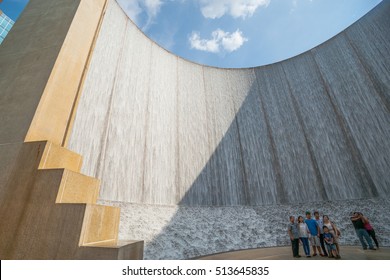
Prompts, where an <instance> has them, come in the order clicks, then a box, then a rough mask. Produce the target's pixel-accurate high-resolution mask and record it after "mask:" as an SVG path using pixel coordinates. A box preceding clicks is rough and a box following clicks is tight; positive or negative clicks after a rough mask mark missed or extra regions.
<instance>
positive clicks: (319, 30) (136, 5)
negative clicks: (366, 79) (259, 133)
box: [0, 0, 381, 68]
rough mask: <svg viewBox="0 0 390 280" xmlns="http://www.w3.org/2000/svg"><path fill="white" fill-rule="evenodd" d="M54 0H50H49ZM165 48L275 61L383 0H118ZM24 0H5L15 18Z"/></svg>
mask: <svg viewBox="0 0 390 280" xmlns="http://www.w3.org/2000/svg"><path fill="white" fill-rule="evenodd" d="M53 1H54V0H53ZM117 1H118V2H119V3H120V5H121V6H122V7H123V9H124V10H125V12H126V13H127V14H128V15H129V17H130V18H131V19H132V20H133V21H134V22H135V23H136V24H137V25H138V26H139V27H140V28H141V29H142V30H143V31H144V32H145V33H146V34H147V35H148V36H149V37H150V38H152V39H153V40H154V41H156V42H157V43H158V44H160V45H161V46H162V47H164V48H166V49H168V50H169V51H171V52H173V53H175V54H177V55H179V56H181V57H184V58H186V59H189V60H191V61H195V62H198V63H201V64H207V65H212V66H218V67H232V68H238V67H252V66H259V65H265V64H270V63H274V62H277V61H280V60H284V59H286V58H289V57H292V56H295V55H297V54H300V53H302V52H304V51H306V50H309V49H311V48H313V47H315V46H317V45H319V44H321V43H322V42H324V41H326V40H327V39H329V38H331V37H333V36H334V35H336V34H337V33H339V32H340V31H342V30H344V29H345V28H346V27H348V26H349V25H351V24H352V23H353V22H355V21H356V20H357V19H359V18H360V17H362V16H363V15H364V14H366V13H367V12H368V11H369V10H371V9H372V8H373V7H375V6H376V5H377V4H378V3H380V2H381V0H117ZM27 2H28V0H4V1H3V2H2V3H0V9H2V10H3V11H4V12H5V13H6V14H7V15H8V16H10V17H11V18H12V19H16V18H17V17H18V15H19V13H20V12H21V11H22V9H23V8H24V6H25V5H26V3H27Z"/></svg>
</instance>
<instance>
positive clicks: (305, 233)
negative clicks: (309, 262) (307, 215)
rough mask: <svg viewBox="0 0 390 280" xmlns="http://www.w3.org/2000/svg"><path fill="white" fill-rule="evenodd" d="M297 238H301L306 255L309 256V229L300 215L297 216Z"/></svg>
mask: <svg viewBox="0 0 390 280" xmlns="http://www.w3.org/2000/svg"><path fill="white" fill-rule="evenodd" d="M298 230H299V239H300V240H301V243H302V246H303V250H304V251H305V254H306V257H307V258H310V257H311V256H310V246H309V235H310V231H309V228H308V227H307V225H306V223H305V221H304V219H303V217H302V216H299V217H298Z"/></svg>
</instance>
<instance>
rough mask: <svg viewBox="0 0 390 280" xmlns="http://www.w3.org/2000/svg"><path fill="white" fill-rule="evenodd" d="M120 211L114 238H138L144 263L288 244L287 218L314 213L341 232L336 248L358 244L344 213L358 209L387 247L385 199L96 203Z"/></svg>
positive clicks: (389, 222)
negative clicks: (262, 203)
mask: <svg viewBox="0 0 390 280" xmlns="http://www.w3.org/2000/svg"><path fill="white" fill-rule="evenodd" d="M100 203H103V204H108V205H115V206H120V207H121V221H120V225H119V238H120V239H141V238H142V239H143V240H144V241H145V251H144V258H145V259H189V258H196V257H200V256H204V255H209V254H215V253H220V252H227V251H231V250H240V249H250V248H264V247H273V246H288V245H290V239H289V237H288V234H287V225H288V223H289V216H290V215H294V216H296V217H298V216H299V215H302V216H304V214H305V212H306V211H307V210H309V211H314V210H318V211H319V212H320V213H321V215H329V217H330V219H331V220H332V221H333V222H334V223H335V224H336V225H337V227H338V228H339V229H340V231H341V238H340V244H341V245H342V246H346V245H355V246H359V245H360V243H359V240H358V238H357V236H356V233H355V230H354V228H353V225H352V223H351V221H350V220H349V217H350V213H351V212H353V211H361V212H362V213H363V214H364V215H366V216H367V217H368V218H369V220H370V222H371V224H372V225H373V227H374V229H375V231H376V235H377V237H378V241H379V244H380V246H381V247H384V246H387V247H389V246H390V218H389V216H388V215H387V213H389V211H390V201H389V200H388V199H368V200H365V199H364V200H344V201H338V202H312V203H300V204H291V205H267V206H253V207H251V206H237V207H186V206H158V205H144V204H132V203H124V202H112V201H100Z"/></svg>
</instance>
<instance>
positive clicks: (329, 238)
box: [323, 226, 340, 259]
mask: <svg viewBox="0 0 390 280" xmlns="http://www.w3.org/2000/svg"><path fill="white" fill-rule="evenodd" d="M323 230H324V241H325V243H326V247H327V248H328V252H329V256H328V257H329V258H331V257H332V256H333V257H335V258H336V259H340V256H339V255H338V254H337V251H336V245H334V243H333V234H331V233H330V232H329V229H328V227H327V226H323Z"/></svg>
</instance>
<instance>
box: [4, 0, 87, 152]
mask: <svg viewBox="0 0 390 280" xmlns="http://www.w3.org/2000/svg"><path fill="white" fill-rule="evenodd" d="M79 4H80V0H58V1H47V0H31V1H30V2H29V3H28V5H27V6H26V8H25V10H24V11H23V13H22V15H21V16H20V18H19V19H18V21H17V22H16V23H15V25H14V26H13V28H12V30H11V31H10V33H9V34H8V36H7V37H6V39H5V40H4V42H3V43H2V44H1V46H0V73H1V75H0V120H1V129H0V144H3V143H15V142H23V141H24V139H25V137H26V134H27V131H28V129H29V127H30V124H31V122H32V119H33V117H34V114H35V111H36V109H37V106H38V104H39V102H40V100H41V96H42V93H43V91H44V89H45V87H46V84H47V81H48V79H49V77H50V74H51V72H52V69H53V66H54V64H55V62H56V60H57V56H58V54H59V52H60V50H61V47H62V45H63V43H64V40H65V37H66V35H67V33H68V29H69V27H70V25H71V23H72V20H73V17H74V15H75V13H76V10H77V8H78V6H79ZM41 140H44V139H41Z"/></svg>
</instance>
